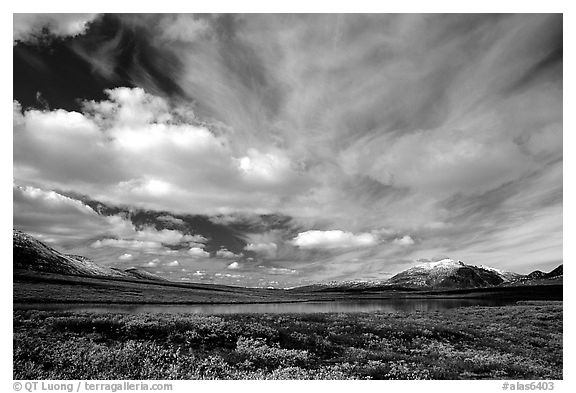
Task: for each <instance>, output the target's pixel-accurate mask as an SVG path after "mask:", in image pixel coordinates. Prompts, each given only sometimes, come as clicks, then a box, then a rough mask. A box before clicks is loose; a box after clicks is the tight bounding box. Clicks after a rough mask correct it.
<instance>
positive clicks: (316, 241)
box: [292, 230, 378, 249]
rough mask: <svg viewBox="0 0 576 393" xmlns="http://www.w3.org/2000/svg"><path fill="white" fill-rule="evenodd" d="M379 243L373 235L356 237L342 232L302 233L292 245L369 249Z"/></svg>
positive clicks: (358, 235) (366, 234) (362, 234)
mask: <svg viewBox="0 0 576 393" xmlns="http://www.w3.org/2000/svg"><path fill="white" fill-rule="evenodd" d="M377 242H378V239H377V237H376V236H374V235H373V234H371V233H359V234H357V235H355V234H353V233H351V232H345V231H341V230H331V231H317V230H312V231H306V232H300V233H299V234H298V235H296V237H295V238H294V239H292V243H293V244H294V245H295V246H298V247H300V248H321V249H335V248H353V247H368V246H373V245H375V244H377Z"/></svg>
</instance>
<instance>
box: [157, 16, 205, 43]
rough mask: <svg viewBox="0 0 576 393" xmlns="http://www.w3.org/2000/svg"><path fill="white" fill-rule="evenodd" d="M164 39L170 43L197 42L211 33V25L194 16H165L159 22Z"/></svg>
mask: <svg viewBox="0 0 576 393" xmlns="http://www.w3.org/2000/svg"><path fill="white" fill-rule="evenodd" d="M159 30H160V31H161V32H162V38H163V39H166V40H169V41H183V42H195V41H197V40H198V39H199V38H201V37H202V36H203V35H207V34H209V33H210V31H211V26H210V24H209V23H208V22H207V21H206V20H204V19H200V18H198V17H196V16H193V15H187V14H178V15H164V17H163V18H161V19H160V22H159Z"/></svg>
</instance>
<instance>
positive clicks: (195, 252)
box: [188, 247, 210, 258]
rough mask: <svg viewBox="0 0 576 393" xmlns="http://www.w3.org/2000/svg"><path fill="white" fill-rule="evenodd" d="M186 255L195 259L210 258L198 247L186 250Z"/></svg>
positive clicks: (208, 254)
mask: <svg viewBox="0 0 576 393" xmlns="http://www.w3.org/2000/svg"><path fill="white" fill-rule="evenodd" d="M188 255H191V256H193V257H195V258H200V257H202V258H208V257H209V256H210V253H208V252H206V251H204V250H203V249H202V248H200V247H192V248H190V249H189V250H188Z"/></svg>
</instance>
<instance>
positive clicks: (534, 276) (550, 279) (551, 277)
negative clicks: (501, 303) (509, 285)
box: [513, 265, 564, 285]
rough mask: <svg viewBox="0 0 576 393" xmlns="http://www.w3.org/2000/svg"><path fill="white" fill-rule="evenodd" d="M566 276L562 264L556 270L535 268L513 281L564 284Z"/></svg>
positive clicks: (526, 283)
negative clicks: (547, 270) (546, 270)
mask: <svg viewBox="0 0 576 393" xmlns="http://www.w3.org/2000/svg"><path fill="white" fill-rule="evenodd" d="M563 278H564V265H560V266H558V267H557V268H555V269H554V270H552V271H550V272H548V273H544V272H543V271H541V270H534V271H533V272H532V273H529V274H527V275H525V276H521V277H520V278H518V279H517V280H515V281H513V284H514V285H546V284H562V281H563Z"/></svg>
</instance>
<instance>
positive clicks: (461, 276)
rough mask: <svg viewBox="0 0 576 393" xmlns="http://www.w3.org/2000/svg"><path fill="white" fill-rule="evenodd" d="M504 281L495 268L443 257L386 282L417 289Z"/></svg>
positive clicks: (447, 287)
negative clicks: (472, 264)
mask: <svg viewBox="0 0 576 393" xmlns="http://www.w3.org/2000/svg"><path fill="white" fill-rule="evenodd" d="M505 281H506V280H505V278H504V277H503V275H502V273H501V272H499V271H496V269H487V268H483V267H478V266H471V265H466V264H464V263H462V262H456V261H454V260H452V259H443V260H441V261H438V262H427V263H422V264H419V265H416V266H414V267H412V268H410V269H408V270H405V271H403V272H401V273H398V274H396V275H395V276H393V277H391V278H390V279H389V280H388V282H387V283H388V284H389V285H396V286H401V287H406V288H417V289H452V288H454V289H455V288H481V287H490V286H496V285H500V284H502V283H503V282H505Z"/></svg>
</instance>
